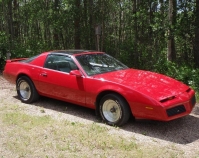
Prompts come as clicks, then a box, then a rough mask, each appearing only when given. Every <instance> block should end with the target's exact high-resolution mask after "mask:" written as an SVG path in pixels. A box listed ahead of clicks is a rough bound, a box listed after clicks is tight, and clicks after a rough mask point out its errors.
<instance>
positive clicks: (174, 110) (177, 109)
mask: <svg viewBox="0 0 199 158" xmlns="http://www.w3.org/2000/svg"><path fill="white" fill-rule="evenodd" d="M185 111H186V109H185V107H184V105H179V106H176V107H173V108H170V109H167V110H166V112H167V115H168V116H169V117H170V116H174V115H177V114H181V113H183V112H185Z"/></svg>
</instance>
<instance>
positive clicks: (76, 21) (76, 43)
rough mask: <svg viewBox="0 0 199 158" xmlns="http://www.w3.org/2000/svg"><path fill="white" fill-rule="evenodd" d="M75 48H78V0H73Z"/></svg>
mask: <svg viewBox="0 0 199 158" xmlns="http://www.w3.org/2000/svg"><path fill="white" fill-rule="evenodd" d="M74 22H75V49H80V0H75V16H74Z"/></svg>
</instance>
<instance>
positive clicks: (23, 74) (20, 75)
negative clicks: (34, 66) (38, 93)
mask: <svg viewBox="0 0 199 158" xmlns="http://www.w3.org/2000/svg"><path fill="white" fill-rule="evenodd" d="M22 76H26V77H28V78H29V79H30V80H31V81H32V79H31V78H30V76H29V75H27V74H25V73H20V74H18V75H17V77H16V83H17V80H18V79H19V78H20V77H22ZM32 82H33V81H32ZM33 84H34V83H33Z"/></svg>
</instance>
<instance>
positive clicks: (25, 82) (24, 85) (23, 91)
mask: <svg viewBox="0 0 199 158" xmlns="http://www.w3.org/2000/svg"><path fill="white" fill-rule="evenodd" d="M16 89H17V94H18V96H19V98H20V99H21V101H22V102H24V103H32V102H34V101H36V100H37V99H38V98H39V94H38V93H37V90H36V88H35V86H34V84H33V82H32V81H31V80H30V79H29V78H28V77H26V76H22V77H20V78H19V79H18V80H17V84H16Z"/></svg>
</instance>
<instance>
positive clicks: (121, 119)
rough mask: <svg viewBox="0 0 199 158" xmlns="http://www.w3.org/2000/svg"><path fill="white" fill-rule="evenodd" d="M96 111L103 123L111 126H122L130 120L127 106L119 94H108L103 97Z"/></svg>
mask: <svg viewBox="0 0 199 158" xmlns="http://www.w3.org/2000/svg"><path fill="white" fill-rule="evenodd" d="M98 109H99V113H100V115H101V117H102V119H103V121H104V122H106V123H107V124H109V125H111V126H122V125H124V124H125V123H126V122H127V121H128V119H129V118H130V108H129V105H128V103H127V102H126V100H125V99H124V98H123V97H122V96H120V95H119V94H115V93H110V94H106V95H105V96H103V97H102V98H101V100H100V103H99V108H98Z"/></svg>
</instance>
